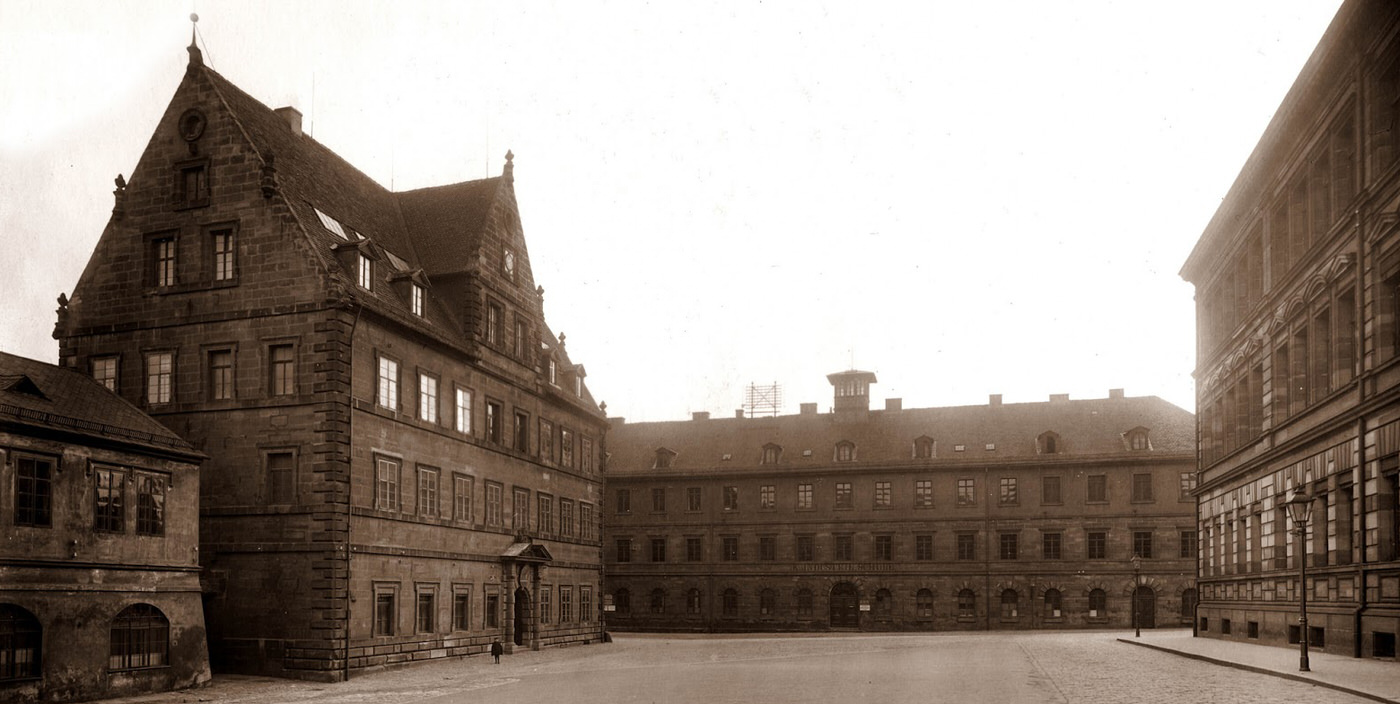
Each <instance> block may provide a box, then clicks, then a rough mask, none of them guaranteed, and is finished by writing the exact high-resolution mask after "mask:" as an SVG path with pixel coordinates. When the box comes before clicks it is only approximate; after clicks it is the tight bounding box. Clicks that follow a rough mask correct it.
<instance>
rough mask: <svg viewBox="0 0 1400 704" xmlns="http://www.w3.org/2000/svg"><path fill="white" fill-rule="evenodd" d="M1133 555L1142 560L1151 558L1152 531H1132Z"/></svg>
mask: <svg viewBox="0 0 1400 704" xmlns="http://www.w3.org/2000/svg"><path fill="white" fill-rule="evenodd" d="M1133 554H1134V555H1137V556H1138V557H1141V558H1142V559H1144V560H1148V559H1151V558H1152V531H1150V530H1137V531H1133Z"/></svg>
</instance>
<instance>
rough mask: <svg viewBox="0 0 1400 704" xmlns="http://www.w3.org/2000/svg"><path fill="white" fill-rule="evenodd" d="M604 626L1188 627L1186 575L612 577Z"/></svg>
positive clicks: (1191, 592)
mask: <svg viewBox="0 0 1400 704" xmlns="http://www.w3.org/2000/svg"><path fill="white" fill-rule="evenodd" d="M612 584H613V585H614V587H613V589H612V592H611V594H610V596H611V602H612V610H611V612H609V613H608V617H609V618H608V624H607V625H608V628H610V629H614V630H619V631H625V630H639V631H644V630H658V631H692V630H695V631H698V630H704V631H780V630H824V629H830V628H836V629H861V630H872V631H880V630H892V631H894V630H995V629H1013V630H1014V629H1036V628H1112V627H1123V628H1130V627H1132V625H1133V623H1134V620H1135V619H1136V623H1137V625H1139V626H1140V627H1143V628H1154V627H1164V626H1173V627H1175V626H1183V625H1186V626H1189V625H1190V624H1191V622H1192V619H1193V617H1194V613H1195V607H1196V590H1195V588H1194V586H1193V582H1192V581H1190V580H1189V579H1181V580H1179V581H1178V580H1173V581H1172V582H1170V583H1168V582H1166V581H1164V580H1152V581H1150V582H1147V581H1144V582H1143V583H1140V584H1137V585H1134V583H1133V582H1132V580H1131V578H1129V580H1128V581H1127V582H1126V583H1122V581H1121V580H1118V581H1114V582H1111V583H1103V582H1090V583H1086V584H1060V583H1042V584H1034V583H1029V582H990V581H982V582H981V583H978V584H973V583H971V582H964V583H958V584H952V585H935V584H925V585H915V584H907V583H900V582H879V581H873V580H863V579H851V580H839V581H830V582H822V583H805V582H798V583H796V584H794V583H792V582H791V581H787V582H786V583H779V582H777V581H757V582H756V583H755V582H747V581H737V580H731V581H725V580H711V579H705V580H702V581H697V582H692V583H689V584H676V583H675V582H672V581H666V582H650V583H648V581H646V580H636V581H626V582H624V581H622V580H614V581H612Z"/></svg>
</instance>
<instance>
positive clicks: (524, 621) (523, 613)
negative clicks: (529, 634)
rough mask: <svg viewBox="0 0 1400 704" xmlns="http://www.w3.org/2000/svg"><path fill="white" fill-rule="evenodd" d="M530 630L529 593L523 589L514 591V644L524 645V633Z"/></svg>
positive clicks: (525, 640)
mask: <svg viewBox="0 0 1400 704" xmlns="http://www.w3.org/2000/svg"><path fill="white" fill-rule="evenodd" d="M529 628H530V592H528V591H525V588H524V587H521V588H520V589H517V590H515V644H516V645H525V644H526V643H527V642H529V641H528V639H527V638H526V637H525V631H526V630H527V629H529Z"/></svg>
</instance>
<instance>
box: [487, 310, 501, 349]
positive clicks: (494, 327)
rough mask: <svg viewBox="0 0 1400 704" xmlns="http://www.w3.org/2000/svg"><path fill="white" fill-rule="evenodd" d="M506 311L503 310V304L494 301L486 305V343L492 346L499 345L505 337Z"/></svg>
mask: <svg viewBox="0 0 1400 704" xmlns="http://www.w3.org/2000/svg"><path fill="white" fill-rule="evenodd" d="M505 317H506V315H505V311H503V310H501V304H499V303H496V302H495V301H492V302H490V303H487V304H486V342H487V344H491V345H499V344H501V342H502V339H501V338H502V337H504V336H505V332H504V329H503V328H502V326H503V325H505Z"/></svg>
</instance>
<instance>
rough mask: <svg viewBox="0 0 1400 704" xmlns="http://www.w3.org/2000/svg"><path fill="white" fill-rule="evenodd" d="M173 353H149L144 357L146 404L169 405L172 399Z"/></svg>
mask: <svg viewBox="0 0 1400 704" xmlns="http://www.w3.org/2000/svg"><path fill="white" fill-rule="evenodd" d="M174 372H175V353H173V352H151V353H149V354H147V355H146V403H148V404H150V405H156V404H162V403H170V402H171V401H172V400H173V398H174V378H175V376H174Z"/></svg>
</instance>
